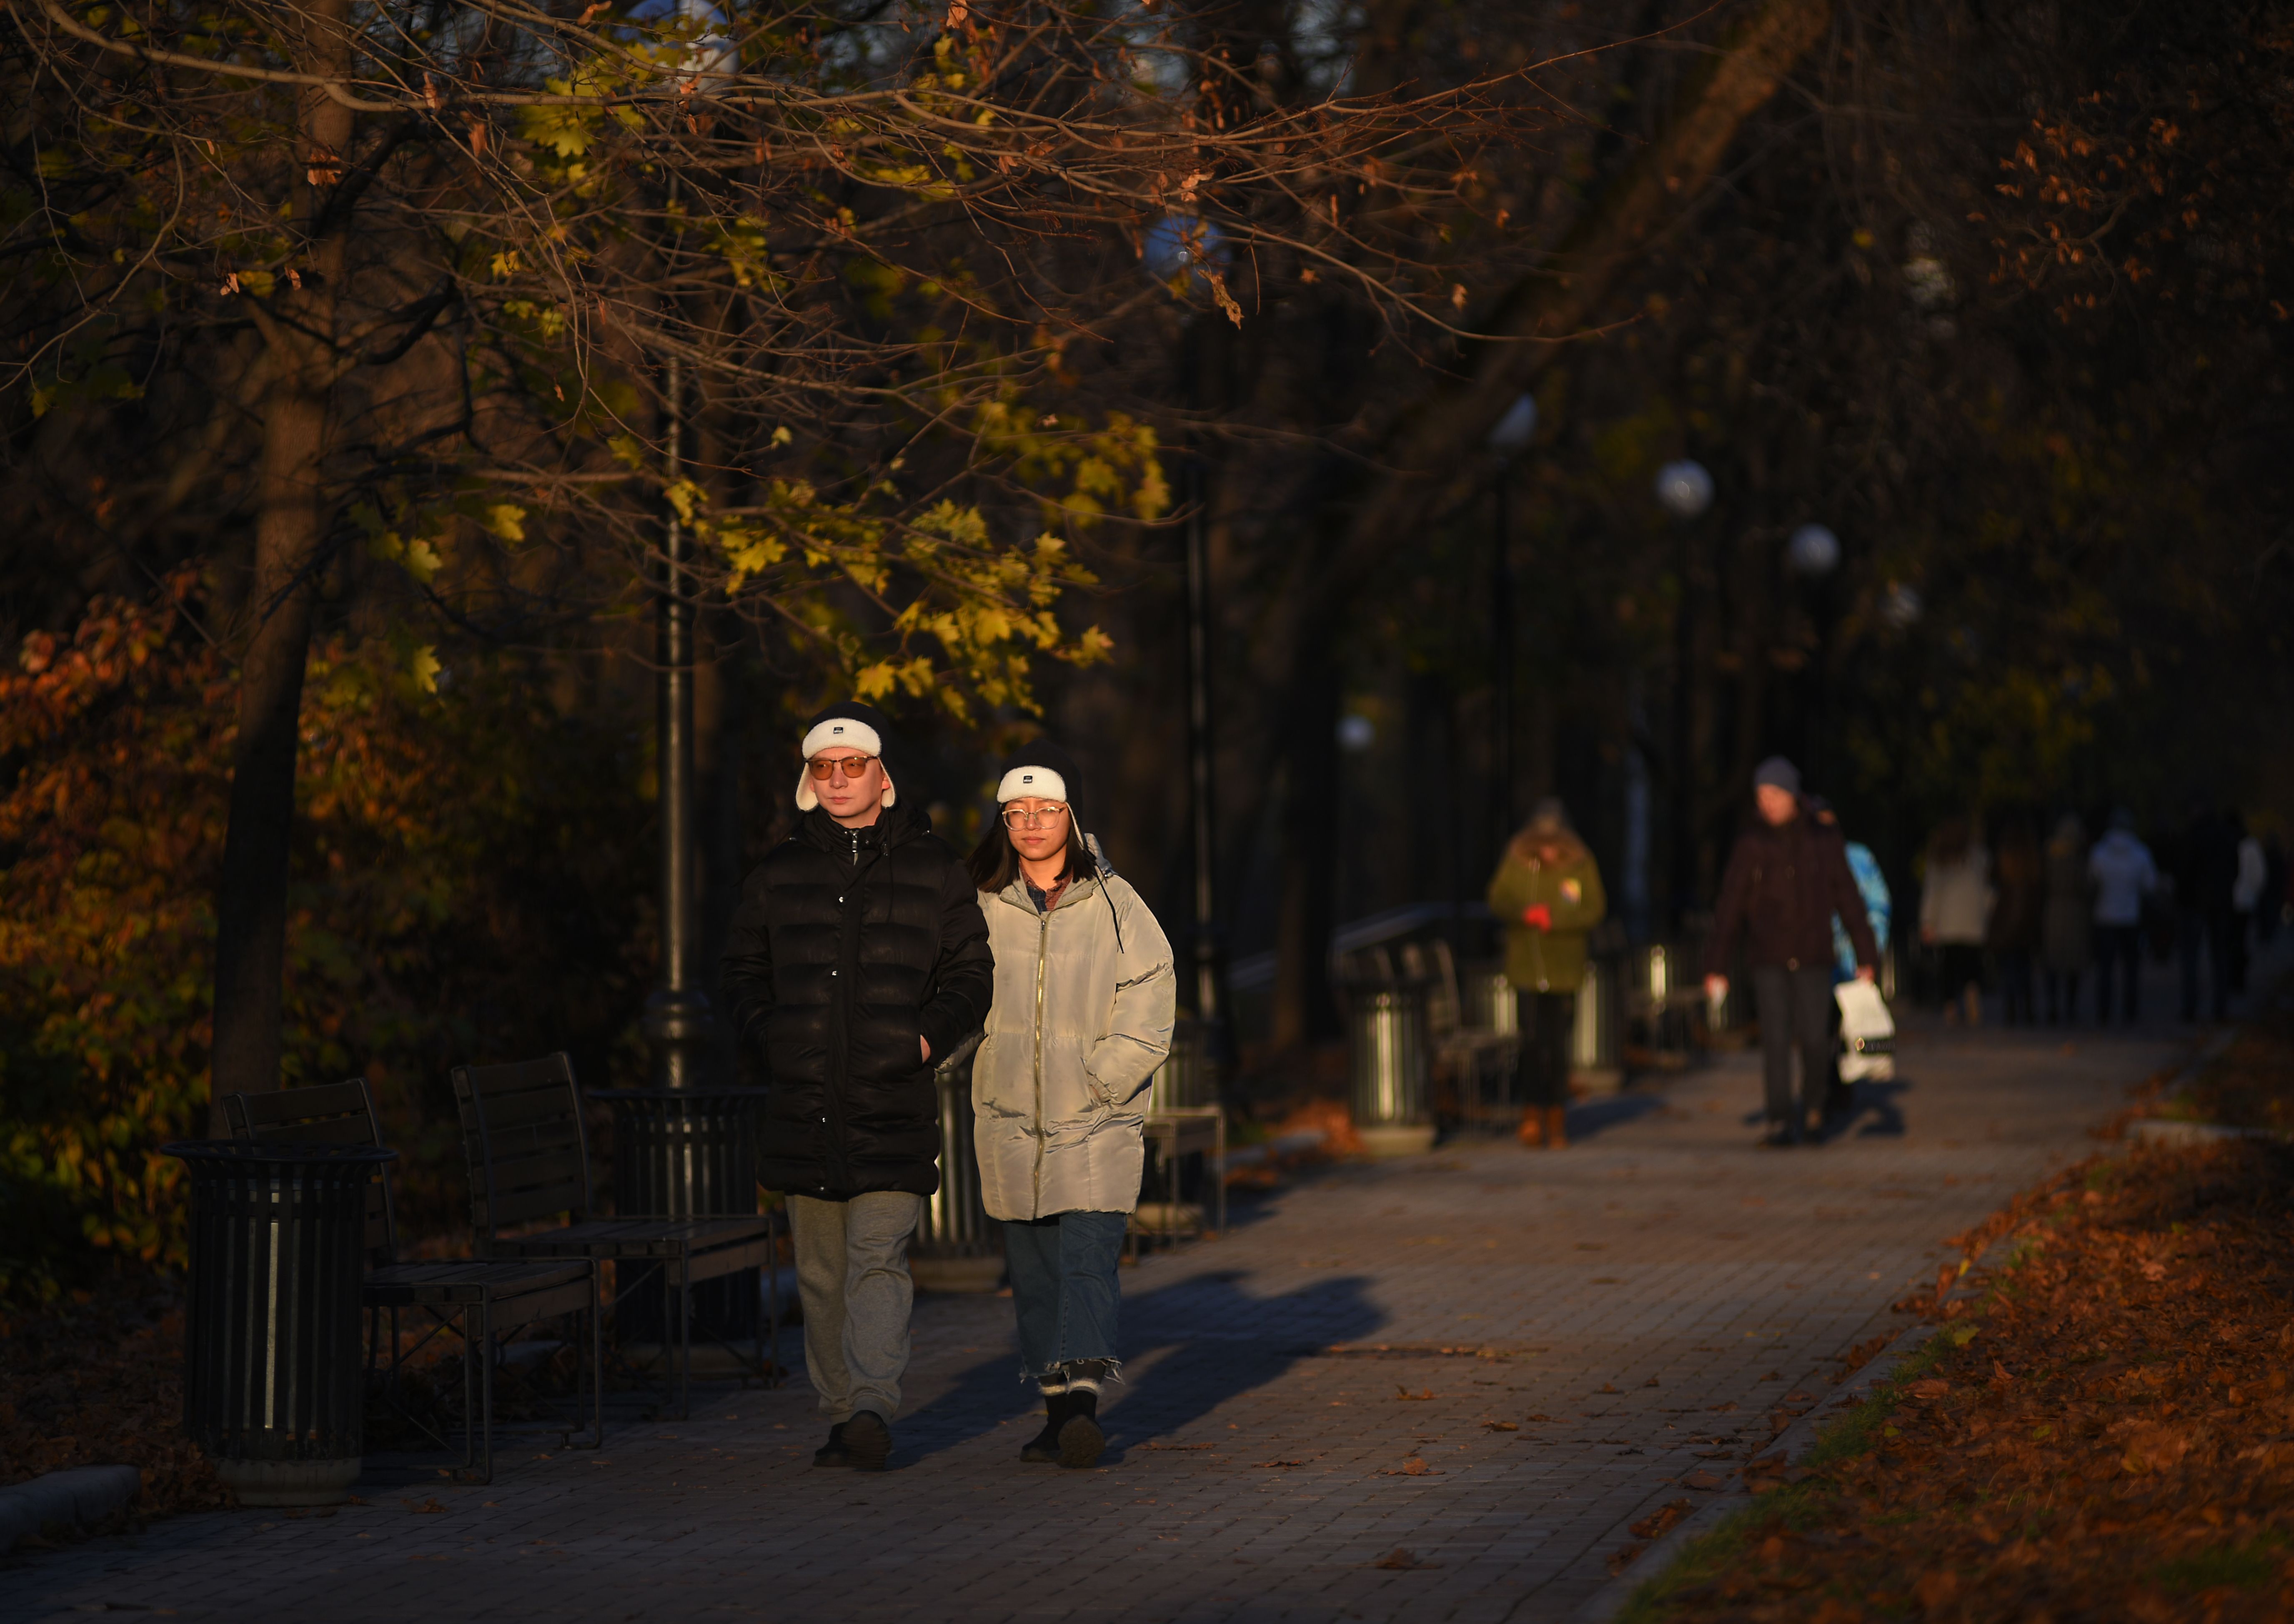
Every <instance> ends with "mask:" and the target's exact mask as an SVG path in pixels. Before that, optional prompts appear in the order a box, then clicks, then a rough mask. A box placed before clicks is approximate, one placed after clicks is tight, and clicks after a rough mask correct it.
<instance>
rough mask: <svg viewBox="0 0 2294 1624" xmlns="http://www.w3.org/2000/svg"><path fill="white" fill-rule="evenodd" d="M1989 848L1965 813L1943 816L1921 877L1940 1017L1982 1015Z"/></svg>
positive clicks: (1971, 1019) (1923, 933)
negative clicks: (1939, 988)
mask: <svg viewBox="0 0 2294 1624" xmlns="http://www.w3.org/2000/svg"><path fill="white" fill-rule="evenodd" d="M1991 902H1992V892H1991V853H1989V852H1988V851H1986V850H1984V847H1983V842H1982V841H1981V839H1979V838H1978V837H1977V836H1976V833H1975V825H1974V823H1973V820H1969V819H1966V818H1946V819H1945V820H1943V821H1942V822H1941V823H1940V824H1938V825H1937V826H1936V832H1935V834H1934V836H1932V838H1931V839H1930V840H1929V842H1928V861H1927V871H1926V873H1924V875H1922V876H1921V878H1920V940H1921V941H1922V942H1924V943H1927V944H1928V945H1929V946H1931V947H1932V948H1934V949H1935V950H1936V956H1937V959H1938V961H1939V967H1940V972H1941V976H1940V979H1941V981H1942V984H1943V1008H1944V1018H1945V1019H1947V1020H1965V1022H1966V1023H1967V1024H1969V1025H1970V1026H1974V1025H1978V1024H1981V1022H1982V1020H1983V940H1984V936H1985V934H1987V932H1988V931H1989V926H1990V924H1991Z"/></svg>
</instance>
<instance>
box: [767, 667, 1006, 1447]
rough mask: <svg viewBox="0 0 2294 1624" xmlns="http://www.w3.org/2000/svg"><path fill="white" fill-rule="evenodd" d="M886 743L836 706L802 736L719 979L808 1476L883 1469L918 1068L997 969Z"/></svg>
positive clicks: (933, 1152)
mask: <svg viewBox="0 0 2294 1624" xmlns="http://www.w3.org/2000/svg"><path fill="white" fill-rule="evenodd" d="M888 733H889V726H888V724H887V722H885V719H884V717H883V715H882V714H879V713H878V712H877V711H875V710H874V708H872V707H870V706H866V705H833V706H829V707H828V709H826V710H825V711H823V712H821V713H820V714H819V715H818V716H816V717H814V718H813V720H812V722H811V725H810V726H809V728H808V729H807V730H806V732H805V736H804V752H803V753H804V766H803V768H802V769H801V771H800V772H799V774H798V777H797V787H796V804H797V806H798V808H799V809H800V810H801V811H802V812H803V813H804V817H803V819H802V820H801V822H799V823H798V825H797V828H796V831H795V833H793V834H792V835H791V836H789V837H788V838H787V839H786V840H784V841H783V842H781V844H780V845H777V846H776V847H774V848H773V850H772V851H771V852H770V853H769V854H768V855H767V856H766V858H765V861H763V862H761V863H760V864H759V865H758V866H757V869H756V872H754V873H753V874H752V875H750V876H749V877H748V879H747V881H746V882H745V883H744V885H742V887H741V902H740V906H739V908H738V910H736V912H735V914H734V916H733V922H732V926H731V927H730V930H729V931H728V935H727V940H726V947H725V958H724V964H723V970H722V981H723V984H724V990H725V993H726V1001H727V1004H728V1007H729V1008H731V1010H732V1012H733V1018H734V1022H735V1024H736V1029H737V1031H738V1032H739V1034H740V1042H741V1049H742V1053H743V1057H744V1060H745V1062H746V1063H747V1064H748V1065H750V1066H752V1067H753V1068H754V1069H755V1071H756V1072H757V1073H760V1074H761V1080H762V1081H763V1082H764V1083H765V1086H766V1087H767V1089H769V1094H768V1097H767V1099H766V1102H765V1114H764V1125H763V1128H762V1130H761V1140H762V1145H761V1149H762V1160H763V1165H762V1172H761V1179H762V1181H763V1183H764V1184H765V1186H766V1187H768V1188H770V1189H777V1190H780V1191H782V1192H784V1193H785V1195H786V1196H787V1197H788V1207H789V1226H790V1229H791V1232H792V1234H793V1237H794V1241H795V1245H796V1268H797V1293H798V1296H799V1297H800V1298H801V1301H802V1302H803V1304H804V1359H805V1374H806V1375H808V1376H809V1377H810V1379H811V1381H812V1385H813V1388H814V1391H817V1392H818V1394H819V1395H820V1408H821V1413H822V1414H823V1415H825V1416H827V1417H828V1419H829V1432H828V1441H827V1443H826V1445H824V1446H823V1447H822V1448H821V1449H819V1450H818V1452H816V1453H815V1454H814V1456H813V1457H812V1458H813V1464H814V1465H818V1466H848V1465H849V1466H857V1467H860V1468H862V1469H863V1470H871V1471H881V1470H883V1466H884V1464H885V1461H886V1459H887V1458H888V1457H890V1455H891V1448H892V1432H891V1421H892V1417H893V1416H894V1415H895V1414H896V1413H898V1411H899V1406H900V1377H901V1375H902V1374H903V1373H904V1372H905V1371H906V1370H907V1362H908V1310H909V1304H910V1299H911V1296H912V1287H911V1285H910V1284H909V1279H908V1263H907V1245H908V1237H909V1236H910V1235H912V1234H913V1233H915V1227H916V1222H917V1220H918V1219H919V1218H920V1217H921V1216H922V1214H923V1201H924V1197H926V1196H930V1195H931V1194H932V1192H933V1191H935V1190H937V1189H938V1188H939V1187H940V1096H939V1089H938V1087H937V1085H936V1084H935V1083H934V1081H933V1078H932V1057H933V1056H935V1055H945V1054H948V1053H950V1052H952V1051H953V1050H954V1049H956V1047H957V1046H958V1045H959V1044H961V1043H962V1042H963V1041H964V1038H965V1037H967V1036H968V1035H970V1033H972V1032H973V1031H974V1030H976V1029H977V1028H978V1027H979V1026H980V1023H981V1021H982V1020H983V1019H984V1018H985V1017H986V1016H987V1014H988V1000H989V998H990V997H991V996H992V995H993V992H994V988H995V975H996V969H995V964H994V961H993V960H992V959H991V958H990V957H989V953H988V925H987V921H986V920H984V919H983V918H981V917H980V902H979V898H978V895H977V894H976V893H975V892H974V891H973V889H972V877H971V876H970V875H969V874H968V873H967V872H966V871H965V869H964V860H963V858H962V857H960V856H958V855H957V853H956V851H955V849H954V848H952V847H951V846H949V845H948V843H947V842H946V841H943V840H942V839H940V836H937V835H935V834H933V833H932V832H931V823H930V822H929V820H926V818H925V817H924V816H923V813H922V812H919V811H917V810H915V807H914V806H913V805H903V804H900V800H899V790H898V788H897V787H896V786H895V783H894V779H893V773H892V770H891V765H890V764H889V763H887V761H886V758H885V749H886V745H887V736H888Z"/></svg>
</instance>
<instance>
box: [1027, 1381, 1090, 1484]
mask: <svg viewBox="0 0 2294 1624" xmlns="http://www.w3.org/2000/svg"><path fill="white" fill-rule="evenodd" d="M1075 1400H1076V1395H1075V1394H1073V1393H1064V1392H1054V1393H1045V1395H1044V1430H1043V1431H1042V1432H1038V1433H1037V1434H1036V1435H1035V1436H1034V1437H1033V1438H1030V1439H1029V1440H1028V1441H1027V1442H1026V1443H1024V1444H1022V1445H1021V1446H1020V1458H1021V1460H1022V1461H1025V1462H1026V1463H1027V1464H1028V1465H1031V1466H1049V1465H1054V1464H1056V1463H1057V1461H1058V1460H1059V1458H1060V1429H1061V1428H1062V1427H1063V1426H1065V1425H1066V1424H1068V1417H1069V1416H1070V1415H1072V1414H1073V1413H1074V1411H1075Z"/></svg>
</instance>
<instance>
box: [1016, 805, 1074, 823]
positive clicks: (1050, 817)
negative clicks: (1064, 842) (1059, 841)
mask: <svg viewBox="0 0 2294 1624" xmlns="http://www.w3.org/2000/svg"><path fill="white" fill-rule="evenodd" d="M1067 815H1068V809H1067V808H1066V807H1064V806H1046V807H1045V808H1044V809H1043V810H1042V811H1041V812H1029V811H1027V810H1026V809H1025V808H1023V807H1018V806H1007V807H1005V809H1004V827H1005V828H1058V827H1059V821H1060V820H1061V819H1062V818H1064V817H1066V816H1067Z"/></svg>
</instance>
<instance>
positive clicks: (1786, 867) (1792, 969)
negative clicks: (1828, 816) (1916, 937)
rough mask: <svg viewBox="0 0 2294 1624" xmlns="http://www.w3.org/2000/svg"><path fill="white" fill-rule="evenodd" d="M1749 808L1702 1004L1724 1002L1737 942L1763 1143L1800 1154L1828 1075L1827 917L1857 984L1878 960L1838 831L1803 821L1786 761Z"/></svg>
mask: <svg viewBox="0 0 2294 1624" xmlns="http://www.w3.org/2000/svg"><path fill="white" fill-rule="evenodd" d="M1753 803H1754V805H1755V807H1756V808H1757V810H1758V812H1759V817H1758V819H1757V820H1755V821H1754V822H1753V825H1752V826H1751V827H1750V828H1747V829H1746V830H1745V832H1744V834H1743V835H1741V836H1738V837H1737V849H1736V850H1735V851H1733V852H1731V853H1729V867H1728V869H1727V871H1726V872H1725V873H1724V874H1723V875H1722V876H1721V898H1720V902H1719V903H1718V905H1717V906H1716V908H1715V909H1714V911H1713V919H1712V934H1711V935H1710V936H1709V937H1707V938H1706V939H1705V943H1704V995H1705V997H1706V998H1708V999H1710V1000H1712V1002H1714V1003H1716V1004H1717V1003H1719V1002H1720V1001H1721V1000H1722V999H1724V998H1726V997H1728V996H1729V974H1728V971H1729V961H1730V959H1732V958H1733V957H1734V955H1735V953H1736V951H1737V939H1738V937H1739V936H1740V935H1741V936H1742V937H1743V938H1744V940H1745V947H1746V956H1747V957H1748V958H1749V959H1751V960H1752V966H1753V1000H1754V1003H1755V1005H1756V1007H1757V1008H1758V1009H1759V1012H1760V1018H1761V1081H1762V1084H1763V1087H1764V1090H1765V1094H1766V1106H1767V1118H1768V1133H1767V1135H1766V1137H1765V1138H1763V1139H1762V1141H1761V1142H1762V1143H1763V1144H1765V1145H1770V1146H1784V1145H1797V1144H1799V1143H1800V1142H1801V1141H1802V1139H1803V1138H1806V1137H1807V1133H1808V1128H1809V1122H1808V1119H1809V1114H1810V1111H1811V1110H1813V1109H1816V1108H1818V1107H1819V1106H1821V1105H1822V1103H1823V1098H1824V1090H1825V1088H1826V1083H1827V1081H1828V1080H1829V1078H1830V1077H1831V1074H1832V1012H1833V1007H1834V1006H1833V999H1832V916H1833V915H1834V914H1835V913H1836V914H1838V915H1839V916H1840V918H1841V919H1842V920H1843V922H1844V923H1845V924H1846V925H1847V927H1848V939H1849V940H1850V941H1851V943H1854V944H1855V949H1856V975H1857V978H1858V979H1859V980H1861V981H1870V980H1871V979H1873V977H1874V975H1875V973H1876V967H1877V966H1878V964H1879V960H1880V950H1879V947H1878V944H1877V943H1875V942H1874V941H1873V939H1872V924H1871V921H1870V920H1869V919H1868V918H1866V917H1865V912H1864V899H1863V897H1862V896H1861V895H1859V894H1858V892H1857V889H1856V877H1855V876H1854V875H1852V874H1851V873H1850V872H1849V869H1848V855H1847V853H1846V852H1845V850H1844V849H1843V845H1844V843H1843V841H1842V840H1841V837H1840V833H1839V831H1838V830H1837V829H1833V828H1826V827H1824V826H1823V825H1822V824H1820V823H1818V822H1817V821H1816V820H1815V819H1813V818H1810V817H1808V816H1805V815H1804V814H1803V813H1802V807H1801V799H1800V770H1799V769H1798V768H1796V767H1794V765H1793V764H1792V763H1790V762H1788V761H1786V759H1785V758H1784V757H1783V756H1781V755H1772V756H1770V757H1769V759H1768V760H1766V761H1764V762H1762V763H1761V764H1760V766H1759V767H1757V768H1755V769H1754V770H1753ZM1795 1045H1797V1046H1798V1048H1799V1050H1800V1059H1801V1067H1800V1093H1799V1096H1798V1098H1795V1097H1794V1092H1793V1081H1792V1076H1793V1072H1792V1062H1793V1049H1794V1046H1795Z"/></svg>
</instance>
